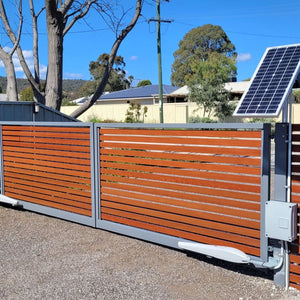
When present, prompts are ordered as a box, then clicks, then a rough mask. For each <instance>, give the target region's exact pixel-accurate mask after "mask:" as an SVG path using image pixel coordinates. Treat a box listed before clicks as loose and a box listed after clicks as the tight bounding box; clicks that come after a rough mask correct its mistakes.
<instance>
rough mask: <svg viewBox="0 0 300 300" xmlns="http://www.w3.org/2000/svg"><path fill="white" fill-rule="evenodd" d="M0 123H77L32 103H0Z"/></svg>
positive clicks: (54, 111)
mask: <svg viewBox="0 0 300 300" xmlns="http://www.w3.org/2000/svg"><path fill="white" fill-rule="evenodd" d="M0 121H16V122H19V121H37V122H79V121H78V120H77V119H74V118H72V117H70V116H67V115H65V114H63V113H61V112H59V111H56V110H54V109H51V108H49V107H47V106H45V105H43V104H35V103H33V102H10V101H3V102H2V101H1V102H0Z"/></svg>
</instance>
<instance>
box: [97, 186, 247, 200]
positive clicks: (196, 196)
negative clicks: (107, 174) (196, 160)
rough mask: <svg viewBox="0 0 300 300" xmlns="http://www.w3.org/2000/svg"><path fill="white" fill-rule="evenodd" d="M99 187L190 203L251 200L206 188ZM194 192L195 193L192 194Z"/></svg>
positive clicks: (243, 196)
mask: <svg viewBox="0 0 300 300" xmlns="http://www.w3.org/2000/svg"><path fill="white" fill-rule="evenodd" d="M101 185H102V187H103V188H106V187H108V188H112V189H116V193H117V190H118V193H119V190H124V192H127V191H128V190H130V191H135V192H137V193H142V194H145V193H147V194H149V195H151V194H153V195H155V196H166V197H170V198H181V199H187V200H191V201H197V200H198V201H200V199H202V201H205V199H206V197H207V196H215V197H219V198H224V197H227V198H229V199H238V200H247V201H248V198H250V199H251V196H252V195H251V194H246V193H245V194H243V193H237V192H233V191H225V190H213V189H210V188H206V187H202V188H201V187H195V188H194V190H195V191H190V192H189V191H187V192H184V191H182V192H179V191H172V190H164V189H155V188H151V187H145V186H143V187H139V186H134V185H127V184H123V183H116V182H106V181H101ZM193 192H196V193H193Z"/></svg>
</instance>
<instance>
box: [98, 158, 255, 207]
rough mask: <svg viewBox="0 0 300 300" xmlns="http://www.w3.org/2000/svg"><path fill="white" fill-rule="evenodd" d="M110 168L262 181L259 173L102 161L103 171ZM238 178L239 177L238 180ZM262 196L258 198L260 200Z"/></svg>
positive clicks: (252, 181) (231, 179) (251, 181)
mask: <svg viewBox="0 0 300 300" xmlns="http://www.w3.org/2000/svg"><path fill="white" fill-rule="evenodd" d="M105 168H107V169H110V172H113V169H115V170H117V172H118V171H119V170H130V171H129V172H131V171H132V172H135V171H137V174H142V173H145V172H147V173H149V174H166V175H170V174H171V175H173V176H178V177H188V178H207V179H216V180H224V181H237V182H239V180H240V182H248V183H253V184H258V183H260V181H261V177H260V176H258V175H251V174H250V175H244V174H227V173H221V172H219V173H218V172H216V171H210V170H208V171H201V170H185V169H174V168H173V169H172V172H170V169H169V168H165V167H160V166H158V167H153V166H145V165H134V164H131V165H128V164H125V163H124V164H122V163H113V162H106V161H101V172H103V173H106V172H107V171H105V170H106V169H105ZM102 169H103V170H102ZM237 178H239V179H238V180H237ZM259 200H260V198H258V201H259Z"/></svg>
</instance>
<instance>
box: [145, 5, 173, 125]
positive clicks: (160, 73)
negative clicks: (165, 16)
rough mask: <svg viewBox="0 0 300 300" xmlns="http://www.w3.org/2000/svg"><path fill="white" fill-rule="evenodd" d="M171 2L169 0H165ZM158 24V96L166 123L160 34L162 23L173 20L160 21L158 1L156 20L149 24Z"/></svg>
mask: <svg viewBox="0 0 300 300" xmlns="http://www.w3.org/2000/svg"><path fill="white" fill-rule="evenodd" d="M164 1H167V2H169V0H164ZM151 21H152V22H157V24H156V29H157V64H158V94H159V120H160V123H163V122H164V109H163V101H164V98H163V83H162V68H161V34H160V23H161V22H165V23H171V20H161V19H160V0H156V19H149V20H148V23H149V22H151Z"/></svg>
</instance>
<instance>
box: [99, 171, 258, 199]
mask: <svg viewBox="0 0 300 300" xmlns="http://www.w3.org/2000/svg"><path fill="white" fill-rule="evenodd" d="M108 173H109V170H108ZM121 174H122V173H121V172H120V173H119V176H115V175H110V174H104V173H102V176H101V179H102V180H107V181H114V182H121V183H129V184H135V185H141V186H149V187H157V188H165V189H172V190H176V191H185V192H195V193H197V192H198V188H197V187H208V188H215V189H222V190H225V189H226V190H230V191H238V192H239V191H242V192H248V193H260V186H258V185H250V184H245V183H244V184H240V183H230V182H226V183H224V182H222V181H214V180H206V179H198V180H197V179H195V180H192V179H191V180H190V181H188V179H187V178H181V179H183V180H174V182H173V181H172V179H173V178H170V176H169V177H168V179H170V180H168V181H164V180H163V178H161V180H160V178H159V176H155V178H154V176H153V177H152V179H153V180H145V179H143V178H142V175H141V176H140V177H138V174H136V176H135V177H136V178H129V177H127V176H121ZM195 185H196V186H197V187H195ZM232 198H234V197H232Z"/></svg>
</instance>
